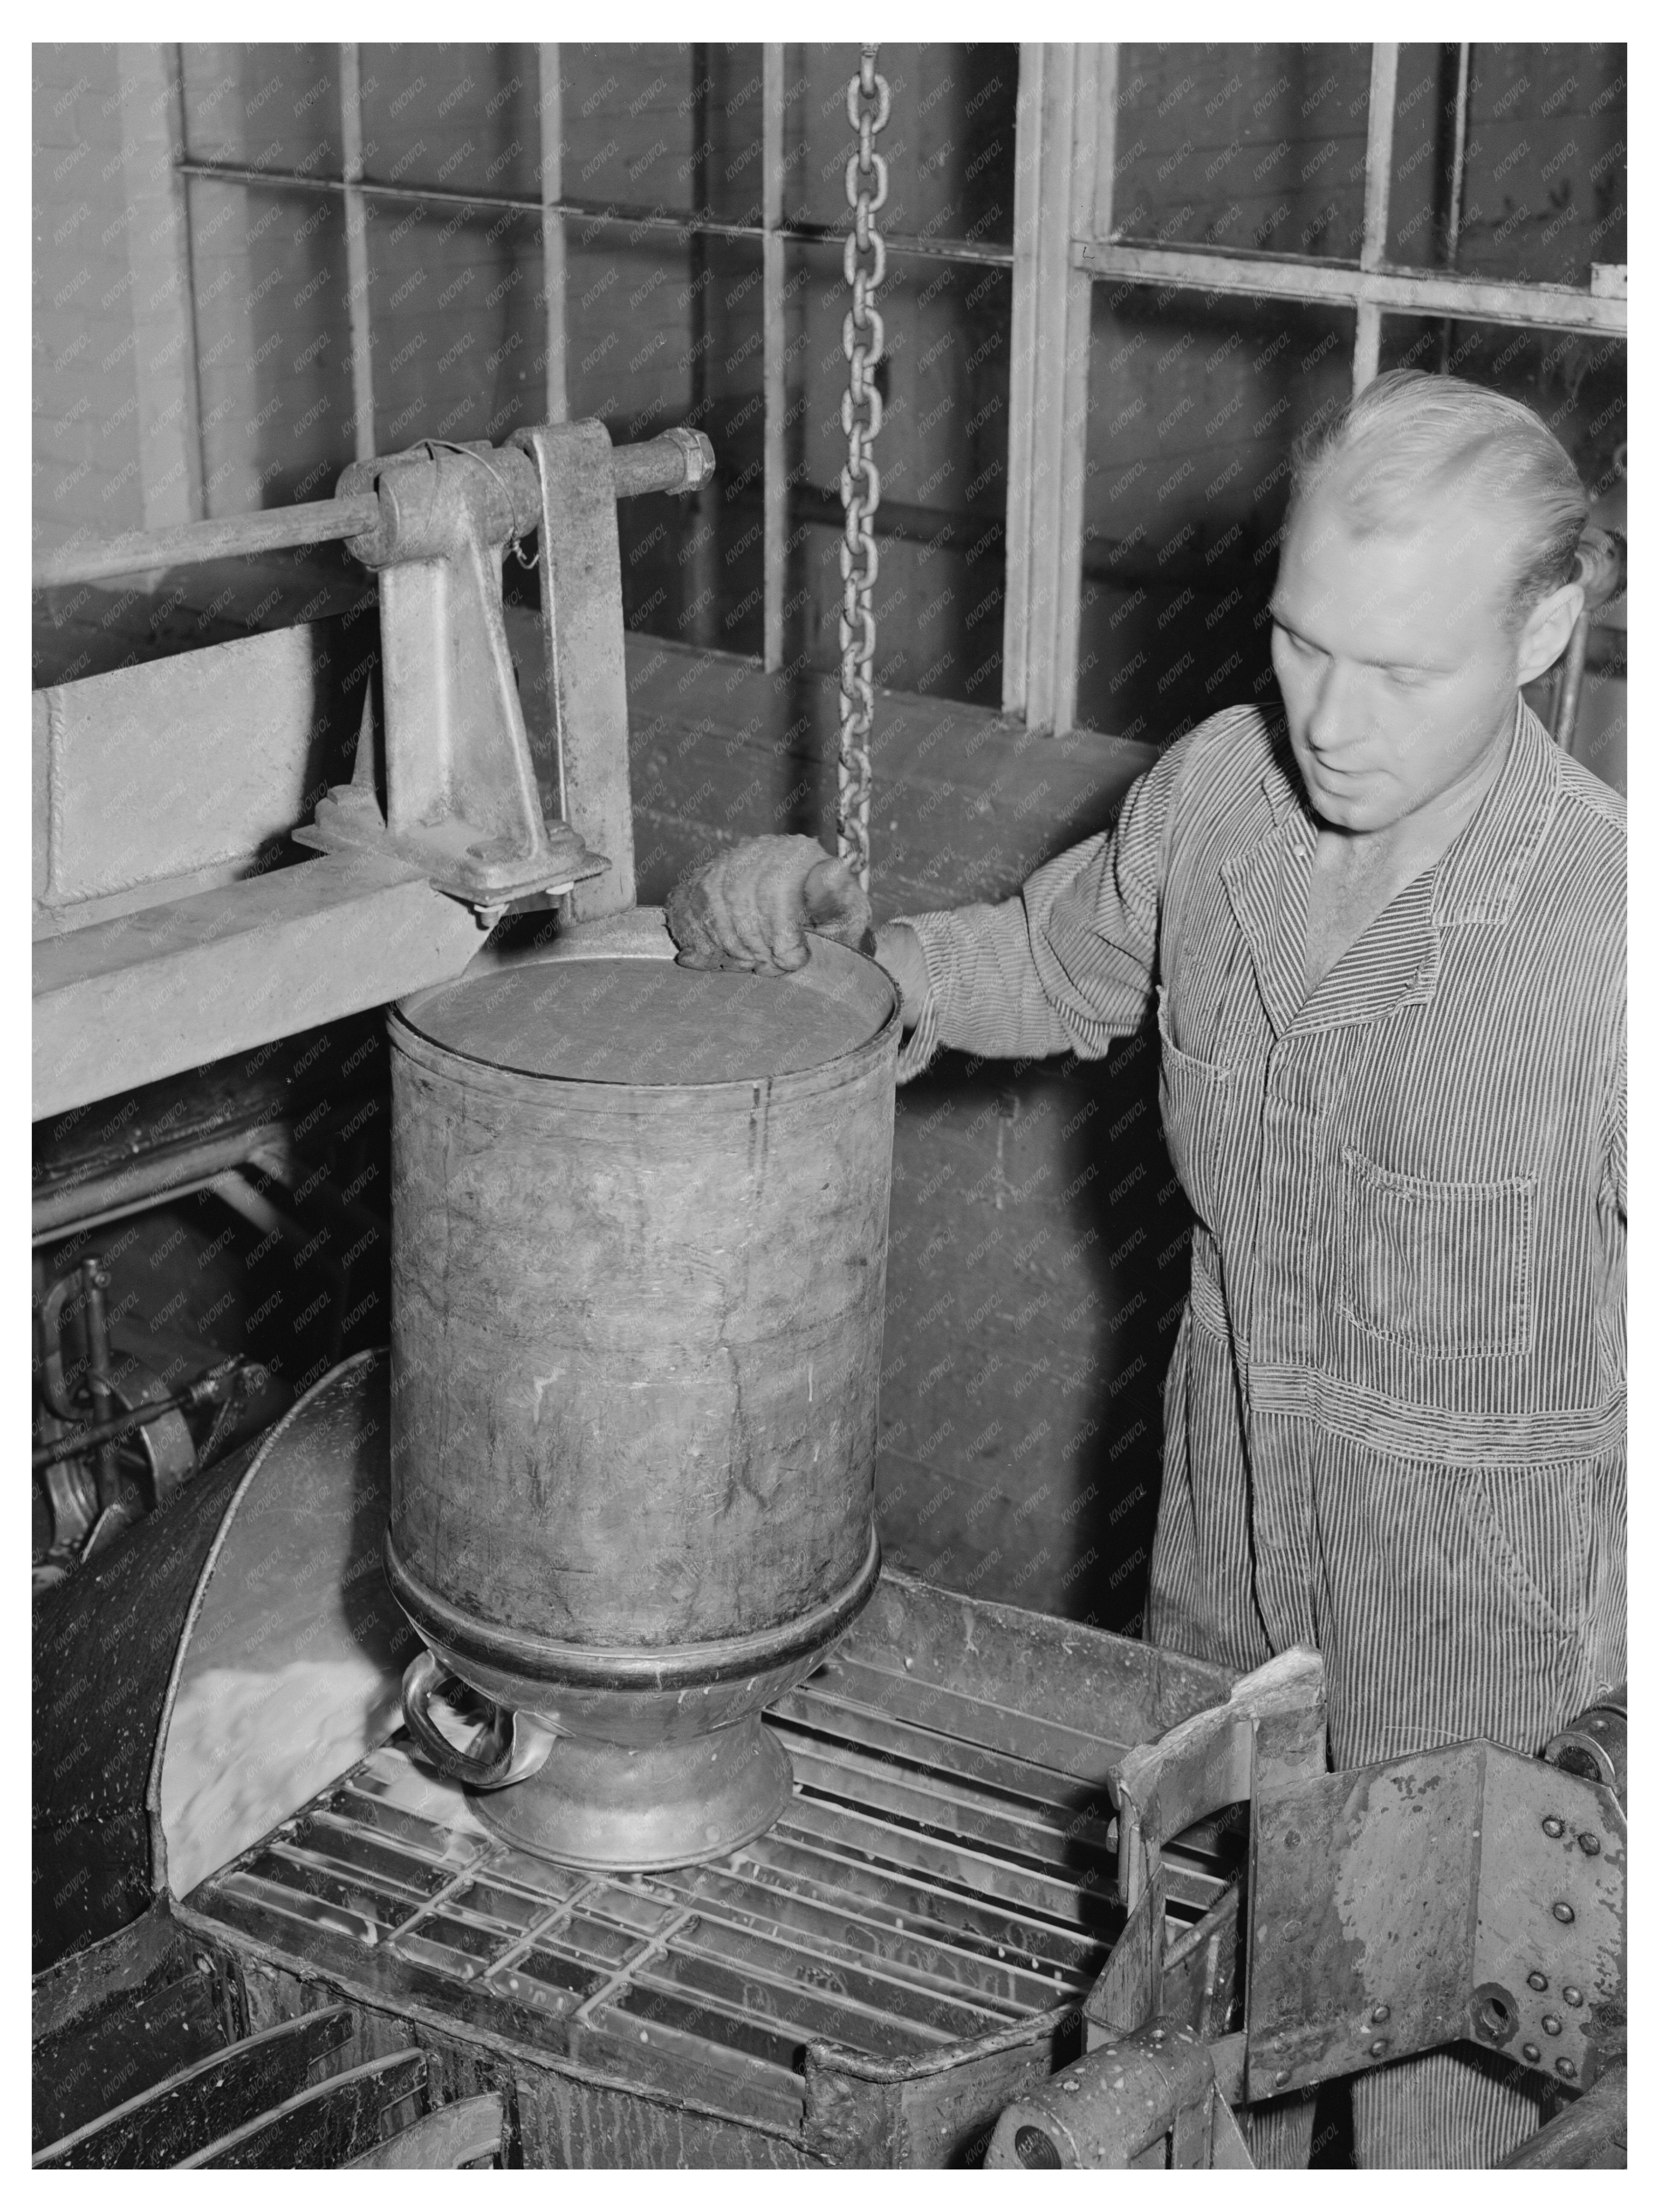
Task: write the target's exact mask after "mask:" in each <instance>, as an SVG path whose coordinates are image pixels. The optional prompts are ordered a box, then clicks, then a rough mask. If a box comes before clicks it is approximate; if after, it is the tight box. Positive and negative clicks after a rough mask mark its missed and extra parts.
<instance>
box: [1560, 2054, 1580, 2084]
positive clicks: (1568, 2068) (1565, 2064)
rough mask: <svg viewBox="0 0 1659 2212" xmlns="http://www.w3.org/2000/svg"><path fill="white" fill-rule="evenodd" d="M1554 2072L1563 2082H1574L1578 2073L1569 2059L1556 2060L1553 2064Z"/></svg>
mask: <svg viewBox="0 0 1659 2212" xmlns="http://www.w3.org/2000/svg"><path fill="white" fill-rule="evenodd" d="M1555 2070H1556V2072H1557V2073H1558V2074H1559V2075H1560V2076H1561V2079H1562V2080H1563V2081H1573V2080H1575V2079H1576V2078H1577V2073H1578V2069H1577V2067H1576V2066H1575V2065H1574V2064H1573V2063H1572V2061H1571V2058H1558V2059H1557V2060H1556V2062H1555Z"/></svg>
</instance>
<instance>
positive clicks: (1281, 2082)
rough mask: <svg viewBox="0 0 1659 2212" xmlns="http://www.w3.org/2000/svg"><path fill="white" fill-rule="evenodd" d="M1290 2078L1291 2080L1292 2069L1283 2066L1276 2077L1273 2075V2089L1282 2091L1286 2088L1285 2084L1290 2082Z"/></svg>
mask: <svg viewBox="0 0 1659 2212" xmlns="http://www.w3.org/2000/svg"><path fill="white" fill-rule="evenodd" d="M1290 2078H1291V2069H1290V2068H1289V2067H1288V2066H1281V2067H1280V2068H1279V2071H1278V2073H1277V2074H1275V2075H1273V2087H1274V2088H1275V2089H1282V2088H1283V2087H1284V2086H1285V2083H1286V2082H1287V2081H1289V2080H1290Z"/></svg>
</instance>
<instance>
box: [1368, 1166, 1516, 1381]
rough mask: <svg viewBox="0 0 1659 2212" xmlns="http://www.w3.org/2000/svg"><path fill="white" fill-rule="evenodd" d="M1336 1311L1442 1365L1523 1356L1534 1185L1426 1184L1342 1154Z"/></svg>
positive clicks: (1375, 1333)
mask: <svg viewBox="0 0 1659 2212" xmlns="http://www.w3.org/2000/svg"><path fill="white" fill-rule="evenodd" d="M1341 1192H1342V1204H1341V1231H1340V1237H1341V1250H1340V1277H1339V1290H1338V1303H1339V1304H1340V1307H1341V1310H1342V1311H1343V1312H1344V1313H1345V1314H1346V1315H1347V1316H1348V1317H1349V1318H1350V1319H1351V1320H1352V1321H1353V1322H1357V1323H1358V1326H1359V1328H1362V1329H1365V1330H1367V1331H1369V1332H1370V1334H1373V1335H1376V1336H1382V1337H1388V1338H1390V1339H1392V1340H1394V1341H1395V1343H1397V1344H1400V1345H1401V1346H1407V1347H1409V1348H1410V1349H1412V1350H1413V1351H1415V1352H1425V1353H1427V1354H1429V1355H1430V1356H1431V1357H1438V1358H1447V1359H1451V1358H1468V1357H1469V1356H1471V1355H1474V1356H1477V1357H1478V1356H1481V1355H1485V1356H1487V1357H1500V1356H1502V1355H1504V1354H1506V1353H1507V1354H1513V1353H1518V1352H1528V1351H1530V1350H1531V1348H1532V1340H1533V1260H1532V1239H1533V1214H1534V1205H1535V1201H1536V1197H1537V1180H1536V1178H1535V1177H1534V1176H1522V1177H1516V1178H1515V1179H1513V1180H1511V1181H1509V1182H1426V1181H1425V1180H1424V1179H1423V1178H1421V1177H1419V1176H1407V1175H1398V1174H1395V1172H1394V1171H1393V1170H1390V1169H1388V1168H1381V1167H1378V1166H1377V1165H1376V1164H1375V1163H1374V1162H1373V1161H1370V1160H1368V1159H1365V1158H1363V1157H1362V1156H1361V1155H1360V1154H1359V1153H1358V1152H1353V1151H1352V1150H1351V1149H1346V1148H1345V1150H1344V1152H1343V1155H1342V1172H1341Z"/></svg>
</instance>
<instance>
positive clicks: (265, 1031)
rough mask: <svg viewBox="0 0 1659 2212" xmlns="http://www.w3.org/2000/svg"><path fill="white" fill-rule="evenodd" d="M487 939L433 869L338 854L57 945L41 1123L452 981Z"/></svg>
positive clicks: (45, 1031) (41, 973)
mask: <svg viewBox="0 0 1659 2212" xmlns="http://www.w3.org/2000/svg"><path fill="white" fill-rule="evenodd" d="M483 938H484V933H483V929H482V928H481V927H480V925H479V923H478V921H477V917H476V916H475V915H474V914H473V913H472V910H471V908H469V907H465V906H463V905H462V904H461V903H460V902H459V900H456V899H452V898H446V897H445V896H444V895H443V893H442V892H441V891H435V890H433V889H432V887H431V885H430V884H428V882H427V881H426V879H425V878H424V877H423V876H420V875H416V874H415V873H414V872H412V871H410V870H409V869H406V868H402V867H398V866H395V865H394V864H392V863H390V862H388V861H386V860H380V859H379V858H374V857H364V856H358V855H350V856H347V855H344V854H330V855H328V856H327V857H325V859H322V860H310V861H307V862H305V863H303V864H302V865H301V866H297V867H289V868H282V869H278V870H276V871H274V872H272V873H270V874H269V875H267V876H264V878H258V879H256V880H254V881H252V882H248V883H240V884H231V885H228V887H227V888H226V889H224V890H215V891H205V892H204V893H202V894H201V895H200V896H198V897H196V898H186V899H179V900H176V901H174V902H172V903H170V904H168V905H165V906H157V907H147V908H143V909H142V910H141V911H140V912H138V913H137V914H128V915H120V916H119V917H118V918H117V919H116V920H114V921H104V922H94V923H92V924H90V925H89V926H88V927H87V928H84V929H76V930H69V931H66V932H64V933H63V934H62V935H61V936H58V937H52V938H46V939H42V940H40V942H38V943H37V944H36V945H35V946H34V954H33V1031H34V1036H33V1115H34V1119H35V1120H36V1121H39V1120H40V1119H41V1118H42V1117H43V1116H45V1115H51V1114H62V1113H67V1112H68V1111H69V1110H70V1109H71V1108H72V1107H76V1106H83V1105H85V1104H87V1103H88V1102H89V1101H90V1100H92V1099H94V1098H107V1097H110V1096H112V1094H113V1093H114V1092H116V1091H129V1090H131V1089H133V1088H135V1087H136V1086H137V1085H139V1084H141V1083H151V1082H155V1080H156V1079H158V1078H160V1077H161V1076H166V1075H178V1074H181V1073H184V1072H185V1070H187V1069H189V1068H192V1067H200V1066H203V1065H204V1064H205V1063H206V1062H207V1061H208V1060H220V1059H222V1058H223V1057H224V1056H225V1054H228V1053H233V1052H243V1051H247V1050H250V1049H251V1048H253V1047H254V1046H257V1045H261V1044H268V1043H269V1042H270V1041H271V1039H272V1038H274V1037H282V1036H292V1035H293V1034H294V1033H295V1031H296V1030H306V1029H312V1028H314V1027H316V1026H317V1025H318V1024H320V1023H323V1022H331V1021H337V1020H339V1019H340V1018H341V1017H342V1016H343V1015H345V1014H354V1013H360V1012H363V1011H364V1010H365V1009H367V1008H368V1007H370V1006H381V1005H383V1004H384V1003H385V1002H386V1000H388V999H398V998H402V997H403V996H404V994H405V993H406V992H410V991H415V990H419V989H421V988H422V987H424V986H425V985H427V984H428V983H439V982H442V981H446V980H447V978H449V977H451V976H454V975H459V974H460V972H461V970H462V969H464V968H465V966H466V964H467V963H468V961H470V960H471V958H472V957H473V955H474V953H475V952H476V951H477V950H478V947H479V946H480V945H482V944H483Z"/></svg>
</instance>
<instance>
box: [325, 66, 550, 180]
mask: <svg viewBox="0 0 1659 2212" xmlns="http://www.w3.org/2000/svg"><path fill="white" fill-rule="evenodd" d="M360 70H361V98H362V118H363V174H364V175H365V176H366V177H369V178H372V179H374V180H375V181H376V182H377V183H380V184H403V185H439V186H441V187H442V188H443V189H444V190H446V191H470V192H492V193H497V192H498V193H501V194H504V195H506V196H507V197H526V198H529V199H536V198H538V197H539V195H540V191H541V181H540V179H541V125H540V121H539V116H538V110H539V106H540V76H539V64H538V57H537V52H536V49H535V47H534V46H425V45H420V46H410V45H402V46H365V47H364V48H363V49H362V60H361V64H360Z"/></svg>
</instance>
